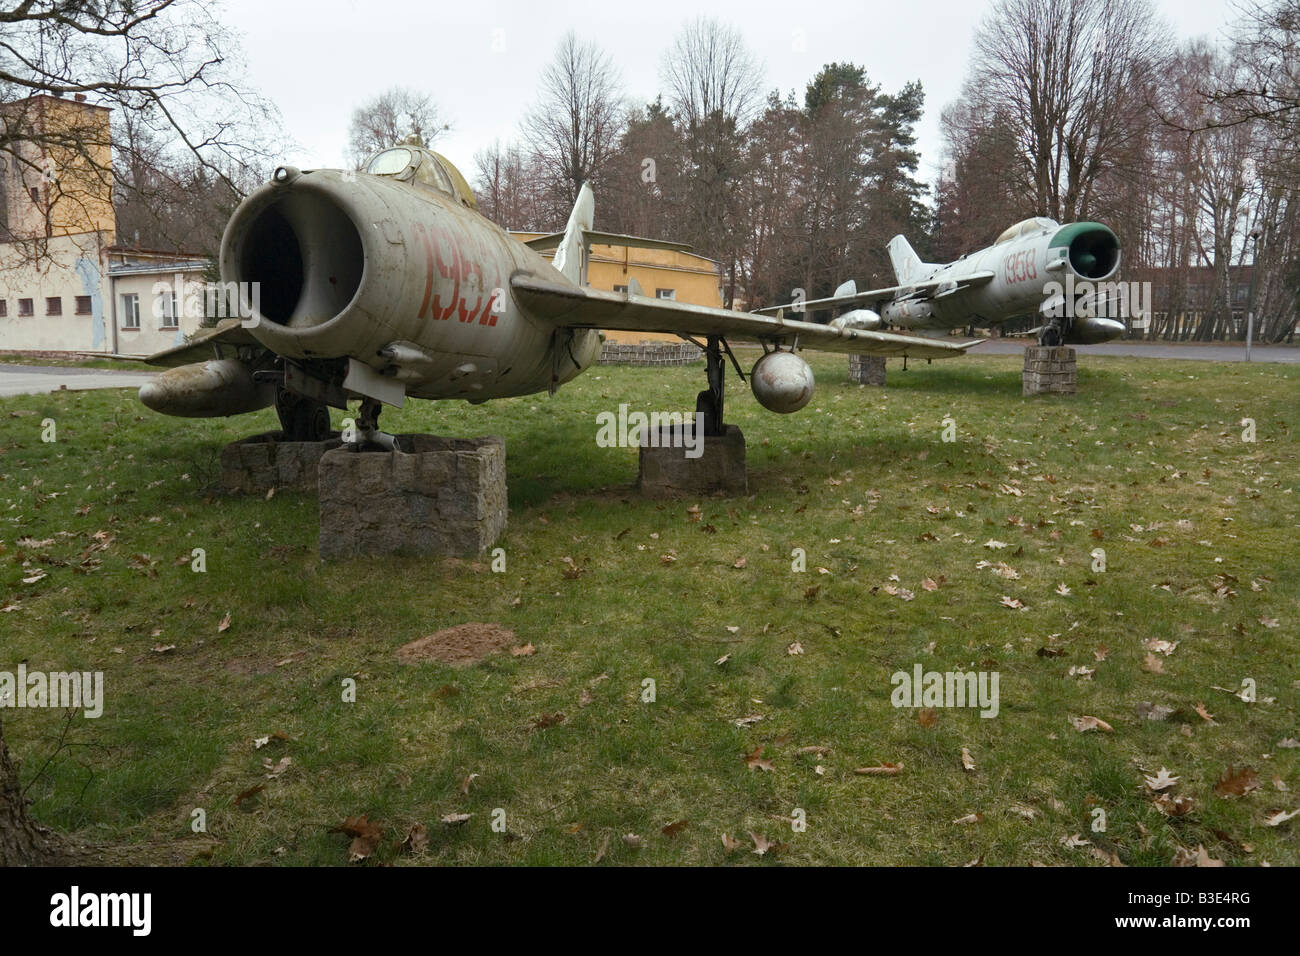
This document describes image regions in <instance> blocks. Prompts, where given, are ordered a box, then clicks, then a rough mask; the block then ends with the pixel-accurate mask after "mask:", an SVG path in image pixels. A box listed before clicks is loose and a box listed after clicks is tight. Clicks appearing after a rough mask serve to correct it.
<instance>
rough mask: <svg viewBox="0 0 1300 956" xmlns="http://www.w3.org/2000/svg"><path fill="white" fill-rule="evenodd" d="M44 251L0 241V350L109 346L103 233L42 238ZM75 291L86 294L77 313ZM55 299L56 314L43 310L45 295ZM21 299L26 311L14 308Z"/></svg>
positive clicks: (82, 349)
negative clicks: (1, 307)
mask: <svg viewBox="0 0 1300 956" xmlns="http://www.w3.org/2000/svg"><path fill="white" fill-rule="evenodd" d="M45 242H46V243H47V244H48V245H47V249H46V252H47V254H46V255H45V256H34V255H33V251H34V250H33V247H32V246H31V245H30V244H28V243H3V244H0V299H3V300H4V301H5V306H6V308H5V311H6V315H5V316H3V317H2V318H0V350H5V351H8V350H17V351H39V352H44V351H50V352H62V351H76V352H110V351H111V350H112V335H111V330H110V328H109V325H108V318H107V314H106V306H107V300H106V296H107V292H108V254H107V252H106V251H105V248H104V243H103V234H102V233H98V232H88V233H80V234H78V235H73V236H55V237H53V238H50V239H47V240H45ZM77 296H89V297H90V312H89V314H85V315H78V314H77ZM55 297H57V298H58V299H60V300H61V304H62V314H61V315H57V316H54V315H49V314H48V309H47V303H46V300H47V299H49V298H55ZM23 299H31V300H32V307H33V308H32V314H31V315H30V316H22V315H19V314H18V313H19V312H20V311H21V310H20V307H19V306H20V303H21V301H22V300H23Z"/></svg>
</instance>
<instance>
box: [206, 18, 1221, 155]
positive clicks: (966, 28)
mask: <svg viewBox="0 0 1300 956" xmlns="http://www.w3.org/2000/svg"><path fill="white" fill-rule="evenodd" d="M1155 3H1156V6H1157V8H1158V10H1159V12H1160V14H1161V15H1162V16H1164V17H1165V18H1166V19H1167V22H1168V23H1169V25H1170V28H1171V30H1172V31H1173V32H1174V33H1175V34H1177V35H1178V36H1180V37H1184V38H1186V37H1193V36H1205V37H1208V38H1210V39H1211V40H1214V39H1217V38H1221V37H1223V36H1224V35H1225V33H1226V29H1227V27H1228V25H1229V24H1230V23H1231V22H1233V21H1234V20H1235V19H1236V15H1235V12H1234V9H1233V3H1232V0H1155ZM224 5H225V8H226V10H227V13H226V15H225V16H224V17H223V20H224V21H225V22H226V23H227V24H228V25H229V26H231V27H232V28H234V29H235V30H237V31H239V32H241V33H242V34H243V38H244V49H245V53H246V56H247V59H248V62H249V69H250V72H251V79H252V82H253V83H254V84H255V85H256V86H257V87H258V88H259V89H260V91H261V92H262V93H263V94H264V95H266V96H267V97H269V98H270V99H271V100H272V101H274V102H275V104H276V105H277V106H278V107H279V109H280V111H281V113H282V115H283V119H284V124H285V130H284V133H285V137H286V140H290V141H293V142H296V143H297V144H298V145H297V148H296V149H293V150H292V151H290V152H289V153H288V154H287V155H285V156H284V157H282V158H283V159H284V160H285V161H288V162H292V163H294V164H296V165H299V166H302V167H304V168H314V167H322V166H326V167H328V166H341V165H343V164H344V162H345V159H346V150H347V129H348V120H349V117H350V116H351V112H352V110H353V108H355V107H356V106H357V105H359V104H360V103H361V102H363V101H364V100H366V99H369V98H371V97H373V96H375V95H377V94H378V93H380V92H382V91H383V90H385V89H387V88H389V87H392V86H409V87H412V88H416V89H419V90H421V91H425V92H428V93H430V94H431V95H432V96H433V99H434V101H435V102H436V103H437V104H438V106H439V107H440V109H441V111H442V113H443V116H444V117H445V118H446V119H447V120H449V121H450V122H451V124H452V127H453V128H452V131H451V132H450V133H448V134H444V136H443V138H442V139H440V140H439V141H438V143H437V148H438V150H439V151H440V152H442V153H444V154H445V155H446V156H447V157H448V158H449V159H450V160H451V161H452V162H454V163H455V164H456V165H457V166H459V167H460V168H461V171H462V172H464V173H465V175H466V176H467V177H470V178H471V179H472V178H473V166H474V163H473V157H474V153H475V151H476V150H478V149H481V148H482V147H484V146H486V145H489V144H490V143H491V142H492V141H493V140H494V139H500V140H501V141H502V142H503V143H504V142H507V141H509V140H512V139H517V138H518V129H519V121H520V119H521V117H522V116H523V113H524V112H525V111H526V109H527V108H528V106H529V105H530V104H531V102H532V101H533V99H534V97H535V95H536V83H535V81H534V77H535V76H536V75H537V74H538V72H539V71H540V70H541V69H542V68H543V67H544V66H545V65H546V63H547V62H548V61H549V60H550V58H551V56H552V55H553V53H554V50H555V46H556V44H557V43H558V42H559V40H560V38H561V37H562V36H563V35H564V33H565V32H566V31H568V30H569V29H574V30H576V31H577V33H578V35H579V37H580V38H582V39H584V40H594V41H595V42H597V43H599V44H600V46H601V47H602V48H603V49H604V50H605V51H606V52H607V53H609V54H610V56H611V58H612V59H613V60H614V62H615V63H616V64H617V66H618V68H619V69H620V70H621V73H622V79H623V87H624V90H625V92H626V94H627V95H628V97H629V98H630V99H631V100H633V101H635V102H645V101H648V100H651V99H653V98H654V96H655V94H656V93H657V92H658V91H659V90H660V89H661V84H660V82H659V66H660V62H661V60H662V58H663V55H664V53H665V51H666V50H667V49H668V47H669V45H670V44H671V42H672V39H673V36H674V35H675V34H676V32H677V31H678V30H679V29H680V28H681V26H682V25H683V24H684V23H686V22H688V21H690V20H691V19H693V18H694V17H695V16H697V15H699V14H700V13H706V14H707V15H709V16H714V17H717V18H718V19H720V20H724V21H726V22H729V23H731V24H733V25H735V26H737V27H738V28H739V29H740V30H741V32H742V34H743V36H744V38H745V41H746V43H747V44H748V45H749V47H750V49H751V51H752V52H753V53H754V54H755V55H756V56H757V57H758V59H759V60H760V61H761V62H762V63H763V65H764V67H765V73H766V82H765V83H764V88H765V89H766V90H770V89H780V90H781V91H782V93H785V92H787V91H789V90H791V89H793V90H794V91H795V92H796V95H797V97H798V98H799V100H800V101H801V102H802V97H803V90H804V86H805V84H806V83H807V82H808V80H809V79H811V78H812V76H813V74H814V73H816V71H817V70H818V69H819V68H820V67H821V66H822V65H823V64H826V63H830V62H832V61H836V60H838V61H841V62H843V61H851V62H853V63H857V64H859V65H862V66H865V67H866V70H867V76H868V78H869V79H870V80H871V81H872V82H874V83H878V84H880V85H882V86H883V87H884V88H885V89H886V90H890V91H892V90H897V89H898V88H900V87H901V86H902V85H903V84H904V83H906V82H907V81H908V80H913V79H919V80H920V81H921V83H922V85H923V86H924V89H925V94H926V110H925V116H924V118H923V119H922V122H921V124H920V126H919V129H918V136H919V144H920V147H921V156H922V166H921V173H922V178H923V179H925V180H926V181H930V180H931V179H932V178H933V176H934V172H935V170H937V168H938V160H939V152H940V147H941V141H940V137H939V119H938V118H939V112H940V110H942V108H943V107H944V106H945V105H946V104H947V103H949V102H950V101H952V100H953V99H954V98H956V96H957V95H958V94H959V92H960V89H961V84H962V80H963V77H964V75H965V72H966V64H967V60H968V57H969V53H970V36H971V31H972V29H973V28H974V27H975V26H976V25H977V24H978V23H979V22H980V20H981V19H982V18H983V17H984V16H985V15H986V14H987V13H988V12H989V10H990V9H991V8H992V0H976V2H962V0H899V2H881V0H838V2H830V0H802V2H790V0H784V2H770V0H748V2H746V0H713V2H711V3H710V4H709V5H708V7H707V8H706V9H705V8H702V7H701V5H700V4H699V3H698V2H689V0H686V2H682V0H603V2H590V0H529V2H515V0H469V2H457V3H455V4H448V3H446V2H445V0H432V2H430V0H425V2H423V3H420V2H413V0H312V2H305V0H225V4H224ZM498 31H500V32H498ZM799 31H801V32H802V37H803V40H804V45H805V49H804V51H803V52H796V51H795V50H794V45H795V37H796V36H797V35H798V32H799ZM494 39H496V40H498V41H500V40H503V41H504V50H503V51H498V50H496V49H494ZM497 45H500V44H499V43H498V44H497Z"/></svg>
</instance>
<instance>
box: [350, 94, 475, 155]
mask: <svg viewBox="0 0 1300 956" xmlns="http://www.w3.org/2000/svg"><path fill="white" fill-rule="evenodd" d="M450 128H451V127H450V125H449V124H448V123H445V122H443V121H442V119H441V117H440V114H439V110H438V107H437V105H436V104H435V103H434V102H433V100H432V99H431V98H430V97H429V96H428V95H427V94H425V93H420V92H418V91H417V90H411V89H407V88H405V87H400V86H395V87H393V88H392V89H390V90H385V91H384V92H383V93H380V94H379V95H378V96H376V97H375V98H374V99H372V100H368V101H366V102H365V103H363V104H362V105H360V106H358V107H357V108H356V109H355V110H353V111H352V123H351V125H350V127H349V129H348V143H349V146H350V148H351V150H352V159H353V161H354V163H355V164H356V165H357V166H358V167H359V166H360V165H361V164H362V163H364V162H365V161H366V160H367V159H368V158H369V157H370V156H371V154H373V153H377V152H379V150H381V149H387V148H388V147H390V146H403V145H405V146H423V147H426V148H428V147H430V146H432V145H433V144H434V143H435V142H436V141H437V139H438V137H439V136H441V135H442V134H443V133H444V132H446V131H447V130H448V129H450Z"/></svg>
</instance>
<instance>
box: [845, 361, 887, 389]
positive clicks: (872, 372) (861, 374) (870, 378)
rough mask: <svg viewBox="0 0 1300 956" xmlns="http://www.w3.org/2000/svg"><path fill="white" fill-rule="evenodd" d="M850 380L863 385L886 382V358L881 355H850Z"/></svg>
mask: <svg viewBox="0 0 1300 956" xmlns="http://www.w3.org/2000/svg"><path fill="white" fill-rule="evenodd" d="M849 381H852V382H858V383H859V384H861V385H884V384H885V359H884V356H881V355H850V356H849Z"/></svg>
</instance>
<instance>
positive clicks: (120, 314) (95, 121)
mask: <svg viewBox="0 0 1300 956" xmlns="http://www.w3.org/2000/svg"><path fill="white" fill-rule="evenodd" d="M109 115H110V113H109V110H108V109H107V108H105V107H102V106H95V105H93V104H90V103H87V102H85V97H83V96H78V97H77V98H75V99H62V98H60V97H57V96H48V95H44V94H42V95H38V96H30V97H28V98H26V99H23V100H17V101H15V102H12V103H6V104H3V105H2V106H0V122H3V124H4V127H5V129H6V131H7V132H8V134H9V135H10V136H14V137H18V139H17V140H16V141H14V142H13V145H12V152H11V153H10V154H8V155H5V156H3V157H0V351H11V352H29V353H65V352H72V353H108V354H120V355H149V354H151V353H153V352H158V351H161V350H162V349H166V348H170V347H171V346H173V345H179V344H182V343H183V342H184V341H185V336H186V335H187V334H188V333H192V332H193V331H194V330H195V329H196V328H197V327H198V325H199V323H200V322H201V320H202V315H201V314H199V315H194V314H192V313H191V312H187V311H186V310H185V309H184V308H182V307H181V306H182V304H183V303H184V301H185V299H186V296H185V289H186V286H187V284H190V283H194V282H197V281H198V280H200V279H201V278H202V272H203V269H204V266H205V265H206V262H205V261H204V260H202V259H200V258H198V257H195V256H185V255H174V254H168V253H151V252H144V251H141V250H135V249H130V250H128V249H123V248H120V247H118V246H117V245H115V237H116V231H117V230H116V219H115V216H114V212H113V170H112V143H111V126H110V122H109ZM24 137H30V139H26V138H24ZM65 143H66V144H67V145H64V144H65ZM178 290H179V291H178Z"/></svg>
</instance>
